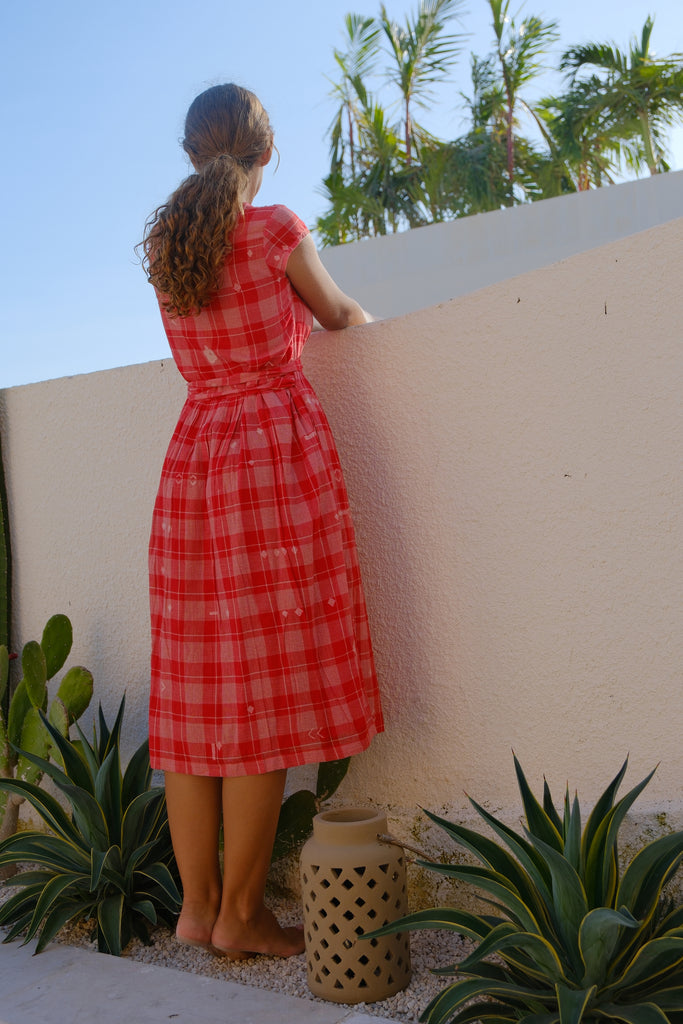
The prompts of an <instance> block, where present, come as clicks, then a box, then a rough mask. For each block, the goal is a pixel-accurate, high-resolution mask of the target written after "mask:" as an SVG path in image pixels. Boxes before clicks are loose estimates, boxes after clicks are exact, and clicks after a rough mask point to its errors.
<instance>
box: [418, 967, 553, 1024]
mask: <svg viewBox="0 0 683 1024" xmlns="http://www.w3.org/2000/svg"><path fill="white" fill-rule="evenodd" d="M481 996H483V997H484V998H486V997H489V996H492V997H494V998H498V999H505V1000H507V999H510V1000H515V1001H518V1000H522V1001H524V1002H525V1003H526V1002H527V1001H528V1000H530V999H531V1000H534V1001H537V1000H538V992H537V991H535V990H534V989H530V988H525V987H524V986H519V985H513V984H511V983H506V982H495V981H491V980H490V979H489V978H483V979H478V978H465V979H464V980H463V981H456V982H455V984H454V985H450V986H449V987H448V988H447V989H445V990H444V991H443V992H441V993H440V994H439V995H438V996H436V998H435V999H433V1000H432V1001H431V1003H430V1004H429V1005H428V1006H427V1008H426V1009H425V1011H424V1013H423V1015H422V1019H424V1020H428V1021H429V1024H443V1022H445V1021H447V1020H449V1019H450V1018H451V1015H452V1014H453V1012H454V1011H455V1010H457V1009H458V1007H460V1006H462V1005H463V1004H464V1003H467V1002H469V1001H470V1000H471V999H477V998H479V997H481ZM479 1005H480V1008H481V1004H479ZM483 1009H485V1006H484V1007H483ZM515 1016H516V1015H515Z"/></svg>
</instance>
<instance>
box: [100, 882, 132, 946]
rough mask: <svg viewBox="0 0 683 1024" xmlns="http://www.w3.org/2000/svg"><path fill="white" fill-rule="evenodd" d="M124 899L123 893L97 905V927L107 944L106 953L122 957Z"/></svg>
mask: <svg viewBox="0 0 683 1024" xmlns="http://www.w3.org/2000/svg"><path fill="white" fill-rule="evenodd" d="M124 899H125V896H124V894H123V893H116V895H115V896H107V897H106V899H103V900H100V902H99V903H98V905H97V926H98V928H99V930H100V932H101V933H102V936H103V938H104V941H105V944H106V949H105V950H104V952H107V953H112V954H113V955H114V956H121V950H122V941H121V940H122V930H123V905H124Z"/></svg>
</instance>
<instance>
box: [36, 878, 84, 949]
mask: <svg viewBox="0 0 683 1024" xmlns="http://www.w3.org/2000/svg"><path fill="white" fill-rule="evenodd" d="M79 878H80V876H79V875H75V874H64V875H54V877H53V878H51V879H50V881H49V882H47V883H46V884H45V885H44V886H43V889H42V891H41V893H40V896H39V898H38V899H37V900H36V905H35V909H34V911H33V919H32V921H31V924H30V925H29V927H28V930H27V932H26V941H28V940H29V939H32V938H33V936H34V935H35V934H36V932H37V931H38V928H39V927H40V924H41V922H42V921H43V919H44V918H45V917H47V915H48V914H49V913H50V911H51V909H52V908H53V906H54V904H55V903H56V902H57V901H60V902H63V901H61V900H60V896H62V895H63V893H65V892H67V891H68V890H69V889H70V888H72V887H73V885H74V882H76V881H78V880H79Z"/></svg>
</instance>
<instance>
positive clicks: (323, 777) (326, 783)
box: [315, 757, 351, 803]
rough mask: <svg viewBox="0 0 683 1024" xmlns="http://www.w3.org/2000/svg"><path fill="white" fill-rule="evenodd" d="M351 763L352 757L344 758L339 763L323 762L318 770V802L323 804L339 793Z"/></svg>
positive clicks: (316, 793) (316, 792) (316, 791)
mask: <svg viewBox="0 0 683 1024" xmlns="http://www.w3.org/2000/svg"><path fill="white" fill-rule="evenodd" d="M350 763H351V758H350V757H343V758H341V760H339V761H323V762H322V764H321V765H320V767H319V768H318V778H317V783H316V790H315V795H316V799H317V800H319V801H320V802H321V803H322V802H323V801H324V800H329V798H330V797H331V796H333V794H334V793H336V792H337V790H338V789H339V786H340V785H341V783H342V782H343V780H344V777H345V775H346V773H347V772H348V770H349V764H350Z"/></svg>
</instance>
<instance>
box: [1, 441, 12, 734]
mask: <svg viewBox="0 0 683 1024" xmlns="http://www.w3.org/2000/svg"><path fill="white" fill-rule="evenodd" d="M11 598H12V560H11V552H10V542H9V511H8V508H7V488H6V486H5V470H4V464H3V461H2V444H0V644H3V645H4V646H5V647H7V648H9V631H10V625H11V603H12V602H11ZM0 671H1V666H0ZM0 707H2V709H3V713H4V714H5V715H6V714H7V707H6V702H5V700H4V697H3V696H0Z"/></svg>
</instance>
